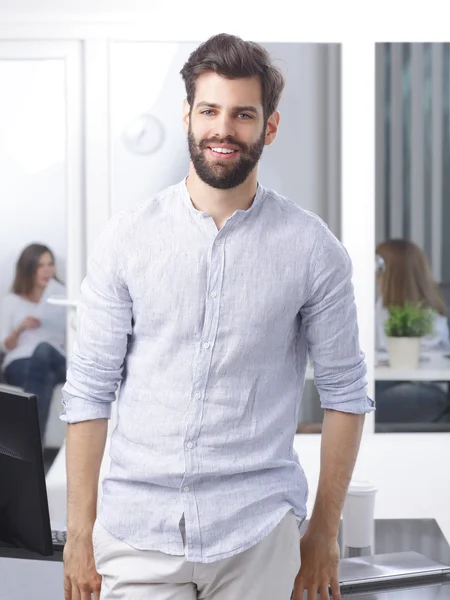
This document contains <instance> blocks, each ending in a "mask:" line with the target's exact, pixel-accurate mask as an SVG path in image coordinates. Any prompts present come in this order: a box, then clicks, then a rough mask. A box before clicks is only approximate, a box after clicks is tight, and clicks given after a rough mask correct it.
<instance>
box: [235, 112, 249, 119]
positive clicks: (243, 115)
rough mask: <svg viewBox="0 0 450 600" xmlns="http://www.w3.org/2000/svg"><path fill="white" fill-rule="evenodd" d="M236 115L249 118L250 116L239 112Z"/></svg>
mask: <svg viewBox="0 0 450 600" xmlns="http://www.w3.org/2000/svg"><path fill="white" fill-rule="evenodd" d="M238 117H243V118H244V119H251V116H250V115H248V114H247V113H239V114H238Z"/></svg>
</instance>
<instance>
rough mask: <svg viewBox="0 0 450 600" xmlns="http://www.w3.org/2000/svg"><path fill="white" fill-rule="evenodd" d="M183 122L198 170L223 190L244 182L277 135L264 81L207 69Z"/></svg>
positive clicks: (204, 178) (209, 181) (192, 157)
mask: <svg viewBox="0 0 450 600" xmlns="http://www.w3.org/2000/svg"><path fill="white" fill-rule="evenodd" d="M274 114H275V113H274ZM273 119H274V117H272V118H271V119H269V121H271V120H272V121H273ZM275 120H276V118H275ZM184 122H185V126H186V128H187V133H188V143H189V154H190V157H191V161H192V163H193V165H194V168H195V171H196V172H197V175H198V176H199V177H200V179H201V180H202V181H204V182H205V183H206V184H208V185H210V186H211V187H213V188H218V189H222V190H227V189H231V188H234V187H237V186H238V185H240V184H241V183H243V182H244V181H245V180H246V179H247V177H248V176H249V174H250V173H251V172H252V171H253V169H254V168H255V167H256V165H257V163H258V161H259V159H260V157H261V154H262V151H263V148H264V145H265V144H269V143H271V141H272V139H273V138H274V137H275V135H274V134H268V130H271V127H269V124H268V123H265V121H264V115H263V107H262V104H261V84H260V82H259V80H258V79H257V78H253V77H252V78H241V79H226V78H225V77H221V76H220V75H217V74H216V73H213V72H207V73H202V75H200V76H199V77H198V79H197V81H196V92H195V98H194V102H193V106H192V107H189V105H187V104H186V106H185V117H184ZM272 129H273V127H272ZM275 132H276V127H275Z"/></svg>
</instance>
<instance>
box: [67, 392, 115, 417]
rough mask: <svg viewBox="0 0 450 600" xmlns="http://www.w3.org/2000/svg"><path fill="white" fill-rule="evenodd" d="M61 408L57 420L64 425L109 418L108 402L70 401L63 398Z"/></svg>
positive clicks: (109, 404) (80, 399) (73, 399)
mask: <svg viewBox="0 0 450 600" xmlns="http://www.w3.org/2000/svg"><path fill="white" fill-rule="evenodd" d="M62 406H63V408H62V411H61V414H60V415H59V418H60V419H61V421H64V422H65V423H80V422H81V421H92V420H94V419H110V418H111V403H110V402H88V401H86V400H83V399H82V398H71V399H70V400H67V399H64V398H63V400H62Z"/></svg>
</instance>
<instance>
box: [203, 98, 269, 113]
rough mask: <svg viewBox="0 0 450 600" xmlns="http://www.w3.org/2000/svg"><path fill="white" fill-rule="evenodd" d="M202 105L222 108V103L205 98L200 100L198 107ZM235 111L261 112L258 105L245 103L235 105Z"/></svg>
mask: <svg viewBox="0 0 450 600" xmlns="http://www.w3.org/2000/svg"><path fill="white" fill-rule="evenodd" d="M202 107H208V108H222V107H221V106H220V104H215V103H214V102H206V101H204V100H203V101H202V102H198V103H197V107H196V108H202ZM233 111H237V112H252V113H254V114H258V112H259V111H258V109H257V108H256V106H251V105H250V104H248V105H243V106H234V107H233Z"/></svg>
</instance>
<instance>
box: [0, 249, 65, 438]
mask: <svg viewBox="0 0 450 600" xmlns="http://www.w3.org/2000/svg"><path fill="white" fill-rule="evenodd" d="M55 292H57V293H58V294H61V293H64V286H63V285H62V284H61V283H60V282H59V280H58V278H57V277H56V273H55V261H54V256H53V253H52V251H51V250H50V249H49V248H48V247H47V246H43V245H42V244H31V245H30V246H27V247H26V248H25V249H24V250H23V252H22V254H21V255H20V257H19V260H18V261H17V264H16V274H15V279H14V283H13V285H12V288H11V293H9V294H7V295H6V296H5V298H4V299H3V302H2V306H1V308H0V344H1V346H2V348H3V350H4V352H5V353H6V354H5V358H4V361H3V365H2V370H3V375H4V379H5V381H6V382H7V383H8V384H10V385H14V386H18V387H21V388H23V389H24V391H26V392H29V393H32V394H35V395H36V396H37V398H38V413H39V425H40V430H41V439H43V438H44V434H45V428H46V425H47V419H48V414H49V409H50V403H51V399H52V394H53V390H54V388H55V385H56V384H58V383H63V382H64V381H65V379H66V359H65V330H66V323H65V315H64V312H61V309H59V308H58V307H54V306H51V305H50V304H48V303H47V298H48V296H49V295H50V294H53V293H55Z"/></svg>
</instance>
